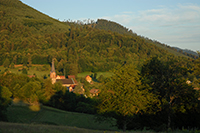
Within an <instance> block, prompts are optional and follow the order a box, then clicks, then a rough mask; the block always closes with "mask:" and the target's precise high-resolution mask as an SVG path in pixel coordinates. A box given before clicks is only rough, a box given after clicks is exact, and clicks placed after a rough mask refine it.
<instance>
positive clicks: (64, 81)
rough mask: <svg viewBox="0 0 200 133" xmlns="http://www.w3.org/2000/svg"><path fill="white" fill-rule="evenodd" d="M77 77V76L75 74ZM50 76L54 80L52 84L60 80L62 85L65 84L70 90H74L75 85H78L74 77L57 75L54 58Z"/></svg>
mask: <svg viewBox="0 0 200 133" xmlns="http://www.w3.org/2000/svg"><path fill="white" fill-rule="evenodd" d="M74 77H75V76H74ZM50 78H51V80H52V84H55V83H56V82H60V83H61V84H62V86H65V87H66V88H67V89H68V90H69V91H70V92H71V91H73V90H74V88H75V86H76V85H77V84H76V83H75V82H74V80H75V79H73V78H67V79H66V78H65V76H59V75H57V76H56V71H55V66H54V60H53V59H52V66H51V71H50Z"/></svg>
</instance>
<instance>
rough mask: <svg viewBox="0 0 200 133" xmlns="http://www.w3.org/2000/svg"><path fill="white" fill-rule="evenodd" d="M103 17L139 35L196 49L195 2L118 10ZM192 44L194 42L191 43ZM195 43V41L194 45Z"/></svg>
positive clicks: (199, 11) (198, 12)
mask: <svg viewBox="0 0 200 133" xmlns="http://www.w3.org/2000/svg"><path fill="white" fill-rule="evenodd" d="M103 18H106V19H109V20H112V21H115V22H118V23H120V24H123V26H125V27H127V28H131V29H132V30H133V31H134V32H136V33H137V34H139V35H142V36H145V37H148V38H150V39H157V40H158V41H161V42H163V43H167V44H168V45H170V44H171V45H178V46H177V47H180V48H188V49H193V50H200V43H199V42H200V6H199V5H192V4H179V5H177V6H175V7H165V6H160V7H159V9H150V10H142V11H138V12H122V13H121V14H118V15H115V16H109V17H108V16H107V17H103ZM192 44H196V45H194V47H192ZM197 44H199V45H198V46H197ZM183 46H184V47H183Z"/></svg>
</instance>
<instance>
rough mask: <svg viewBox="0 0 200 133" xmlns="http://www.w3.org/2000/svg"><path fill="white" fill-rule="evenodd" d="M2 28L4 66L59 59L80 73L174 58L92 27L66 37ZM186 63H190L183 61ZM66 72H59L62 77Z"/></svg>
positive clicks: (74, 30)
mask: <svg viewBox="0 0 200 133" xmlns="http://www.w3.org/2000/svg"><path fill="white" fill-rule="evenodd" d="M9 25H12V26H13V27H12V28H13V29H12V28H10V27H11V26H9ZM1 28H2V29H5V32H2V34H1V35H2V36H1V42H0V48H1V49H0V54H1V59H0V65H3V64H4V62H5V61H6V59H8V60H9V62H10V64H11V63H14V64H24V63H25V64H51V61H52V58H56V59H57V62H58V64H60V66H64V64H68V65H71V66H75V67H74V68H76V71H77V72H84V71H93V72H97V71H108V70H110V69H111V68H113V67H114V66H116V65H121V64H123V63H124V62H125V61H126V62H127V63H133V62H134V63H136V64H138V66H139V65H141V63H142V62H143V61H144V60H145V59H148V58H149V57H151V56H153V55H158V56H160V57H166V58H167V57H168V56H174V55H172V54H170V53H169V52H167V51H166V50H164V49H162V48H159V47H157V46H155V45H154V44H153V43H148V42H146V41H145V39H143V38H141V37H139V36H131V35H122V34H119V33H116V32H109V31H105V30H99V29H95V28H92V27H89V26H88V25H84V26H81V27H75V26H73V25H72V26H71V29H70V30H69V31H66V32H65V33H53V34H45V35H37V34H36V35H35V34H33V33H32V31H31V28H30V27H27V26H24V25H20V24H19V25H17V24H16V25H15V24H14V23H8V25H7V24H2V25H1ZM8 29H9V30H8ZM27 31H28V32H27ZM27 34H28V35H27ZM16 36H17V37H16ZM182 59H183V60H185V61H186V62H188V63H189V62H190V61H189V60H188V59H186V58H182V57H180V60H182ZM63 70H64V69H63V68H61V67H60V68H58V71H59V72H60V73H63V72H64V71H63Z"/></svg>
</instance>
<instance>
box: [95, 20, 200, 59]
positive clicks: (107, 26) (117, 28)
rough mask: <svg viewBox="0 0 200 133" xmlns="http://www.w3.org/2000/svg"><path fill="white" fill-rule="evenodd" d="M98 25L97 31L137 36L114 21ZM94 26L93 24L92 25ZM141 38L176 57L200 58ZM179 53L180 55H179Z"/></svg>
mask: <svg viewBox="0 0 200 133" xmlns="http://www.w3.org/2000/svg"><path fill="white" fill-rule="evenodd" d="M96 23H97V24H96V25H94V24H93V26H94V27H95V28H97V29H102V30H106V31H112V32H117V33H120V34H126V35H132V36H137V34H136V33H134V32H133V31H132V30H130V29H128V28H126V27H123V26H121V25H120V24H118V23H116V22H112V21H108V20H105V19H98V20H97V22H96ZM91 25H92V23H91ZM140 37H141V38H144V39H145V41H147V42H148V43H152V44H155V45H156V46H158V47H161V48H163V49H165V50H167V51H169V52H171V53H173V54H175V55H179V56H183V55H185V56H188V57H191V58H193V59H197V58H198V55H197V53H194V52H193V53H192V52H189V51H183V50H178V49H177V48H174V47H170V46H169V45H167V44H163V43H161V42H158V41H156V40H151V39H149V38H147V37H143V36H140ZM178 53H179V54H178Z"/></svg>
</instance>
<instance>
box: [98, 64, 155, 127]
mask: <svg viewBox="0 0 200 133" xmlns="http://www.w3.org/2000/svg"><path fill="white" fill-rule="evenodd" d="M113 73H114V76H112V77H111V79H110V81H108V82H106V83H105V85H104V86H103V88H102V93H101V96H100V101H101V102H100V105H98V109H99V110H98V111H99V113H100V114H103V115H106V114H108V116H107V115H106V116H107V117H113V118H115V119H117V120H118V121H121V122H122V124H123V130H124V131H125V130H126V126H127V124H128V122H129V118H130V117H132V116H134V115H137V114H139V113H141V112H146V109H147V107H148V106H149V105H150V104H151V103H153V102H156V98H155V97H154V96H153V95H152V94H150V93H148V88H143V86H142V84H141V80H140V76H139V75H138V71H137V70H136V69H135V68H134V67H133V66H127V65H125V66H123V67H122V68H120V69H118V70H115V71H114V72H113Z"/></svg>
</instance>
